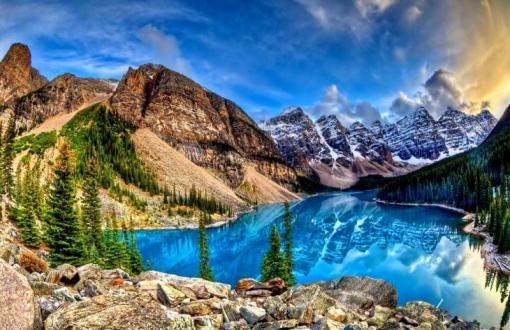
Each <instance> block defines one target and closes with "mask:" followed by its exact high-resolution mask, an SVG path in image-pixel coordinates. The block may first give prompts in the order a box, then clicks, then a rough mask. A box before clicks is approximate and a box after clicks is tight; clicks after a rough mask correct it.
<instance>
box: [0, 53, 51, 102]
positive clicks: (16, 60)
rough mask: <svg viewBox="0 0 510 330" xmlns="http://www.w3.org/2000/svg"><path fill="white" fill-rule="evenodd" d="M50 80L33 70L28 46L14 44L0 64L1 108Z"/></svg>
mask: <svg viewBox="0 0 510 330" xmlns="http://www.w3.org/2000/svg"><path fill="white" fill-rule="evenodd" d="M47 82H48V80H46V78H45V77H43V76H41V75H40V74H39V72H38V71H37V70H36V69H34V68H32V56H31V54H30V50H29V49H28V47H27V46H26V45H23V44H19V43H17V44H13V45H12V46H11V47H10V48H9V50H8V51H7V54H6V55H5V57H4V58H3V60H2V61H1V62H0V106H2V105H8V104H9V103H10V102H11V101H12V100H14V99H16V98H17V97H20V96H22V95H25V94H27V93H29V92H31V91H34V90H36V89H38V88H41V87H42V86H44V85H45V84H46V83H47Z"/></svg>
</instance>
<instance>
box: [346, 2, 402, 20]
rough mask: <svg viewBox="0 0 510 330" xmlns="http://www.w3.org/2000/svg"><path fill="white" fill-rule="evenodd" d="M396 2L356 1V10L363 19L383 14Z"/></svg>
mask: <svg viewBox="0 0 510 330" xmlns="http://www.w3.org/2000/svg"><path fill="white" fill-rule="evenodd" d="M395 2H396V1H395V0H356V8H358V10H359V12H360V13H361V15H362V16H363V17H367V16H368V15H371V14H381V13H383V12H384V11H386V9H388V8H389V7H391V6H392V5H394V4H395Z"/></svg>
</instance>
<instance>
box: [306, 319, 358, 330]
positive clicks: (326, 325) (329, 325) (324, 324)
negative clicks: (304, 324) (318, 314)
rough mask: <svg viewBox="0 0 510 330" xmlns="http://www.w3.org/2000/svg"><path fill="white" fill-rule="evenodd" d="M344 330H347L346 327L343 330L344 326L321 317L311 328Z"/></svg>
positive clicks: (314, 329) (317, 329)
mask: <svg viewBox="0 0 510 330" xmlns="http://www.w3.org/2000/svg"><path fill="white" fill-rule="evenodd" d="M344 329H347V327H345V328H344V325H343V324H342V323H340V322H337V321H334V320H331V319H328V318H327V317H323V318H322V319H320V320H319V321H318V322H316V323H314V324H313V326H312V330H344ZM351 330H353V329H351ZM360 330H361V329H360Z"/></svg>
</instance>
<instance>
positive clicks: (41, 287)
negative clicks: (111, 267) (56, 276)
mask: <svg viewBox="0 0 510 330" xmlns="http://www.w3.org/2000/svg"><path fill="white" fill-rule="evenodd" d="M28 282H29V283H30V286H31V287H32V290H33V291H34V295H36V296H51V295H52V294H53V292H54V291H55V290H57V289H60V288H61V286H60V285H58V284H54V283H49V282H43V281H34V280H31V279H29V280H28Z"/></svg>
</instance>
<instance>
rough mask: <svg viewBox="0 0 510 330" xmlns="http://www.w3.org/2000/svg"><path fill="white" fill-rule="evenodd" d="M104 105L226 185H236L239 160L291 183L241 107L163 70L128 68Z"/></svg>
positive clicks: (288, 172) (270, 143)
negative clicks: (164, 142) (179, 151)
mask: <svg viewBox="0 0 510 330" xmlns="http://www.w3.org/2000/svg"><path fill="white" fill-rule="evenodd" d="M110 105H111V107H112V109H113V110H114V111H116V112H117V113H119V114H120V115H121V116H122V117H123V118H124V119H126V120H128V121H130V122H132V123H133V124H135V125H136V126H137V127H140V128H142V127H147V128H150V129H151V130H152V131H153V132H155V133H156V134H158V135H159V136H160V137H161V138H162V139H163V140H165V141H166V142H168V143H170V144H171V145H172V146H174V147H176V148H177V149H179V150H181V151H182V152H183V153H184V154H185V155H186V156H187V157H188V158H189V159H191V160H192V161H193V162H195V163H197V164H198V165H200V166H203V167H207V168H210V169H212V170H214V171H215V172H216V173H217V174H218V175H219V176H221V177H222V178H224V179H225V180H226V181H227V182H228V183H229V184H230V185H231V186H238V185H239V184H241V181H242V178H243V162H245V161H249V162H252V163H254V164H255V165H256V167H257V169H258V170H259V171H261V172H262V173H263V174H265V175H267V176H269V177H271V178H273V179H275V180H276V181H278V182H280V183H293V182H294V172H293V170H292V169H290V168H289V167H287V166H286V165H285V164H284V162H283V160H282V159H281V156H280V153H279V151H278V149H277V147H276V145H275V144H274V142H273V141H272V139H271V138H270V137H269V136H267V135H266V134H265V133H264V132H263V131H261V130H260V129H259V128H258V127H257V125H256V124H255V123H254V122H253V121H252V120H251V119H250V118H249V117H248V116H247V115H246V114H245V113H244V111H243V110H242V109H241V108H239V107H238V106H237V105H236V104H234V103H233V102H231V101H229V100H227V99H225V98H223V97H221V96H219V95H217V94H215V93H213V92H211V91H209V90H207V89H205V88H203V87H202V86H200V85H198V84H197V83H195V82H194V81H192V80H191V79H189V78H187V77H185V76H183V75H181V74H179V73H177V72H174V71H172V70H169V69H167V68H165V67H163V66H160V65H152V64H146V65H143V66H141V67H140V68H138V69H131V68H130V69H129V71H128V72H127V74H126V75H125V76H124V77H123V79H122V80H121V82H120V83H119V85H118V88H117V90H116V91H115V93H114V94H113V95H112V97H111V99H110Z"/></svg>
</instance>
